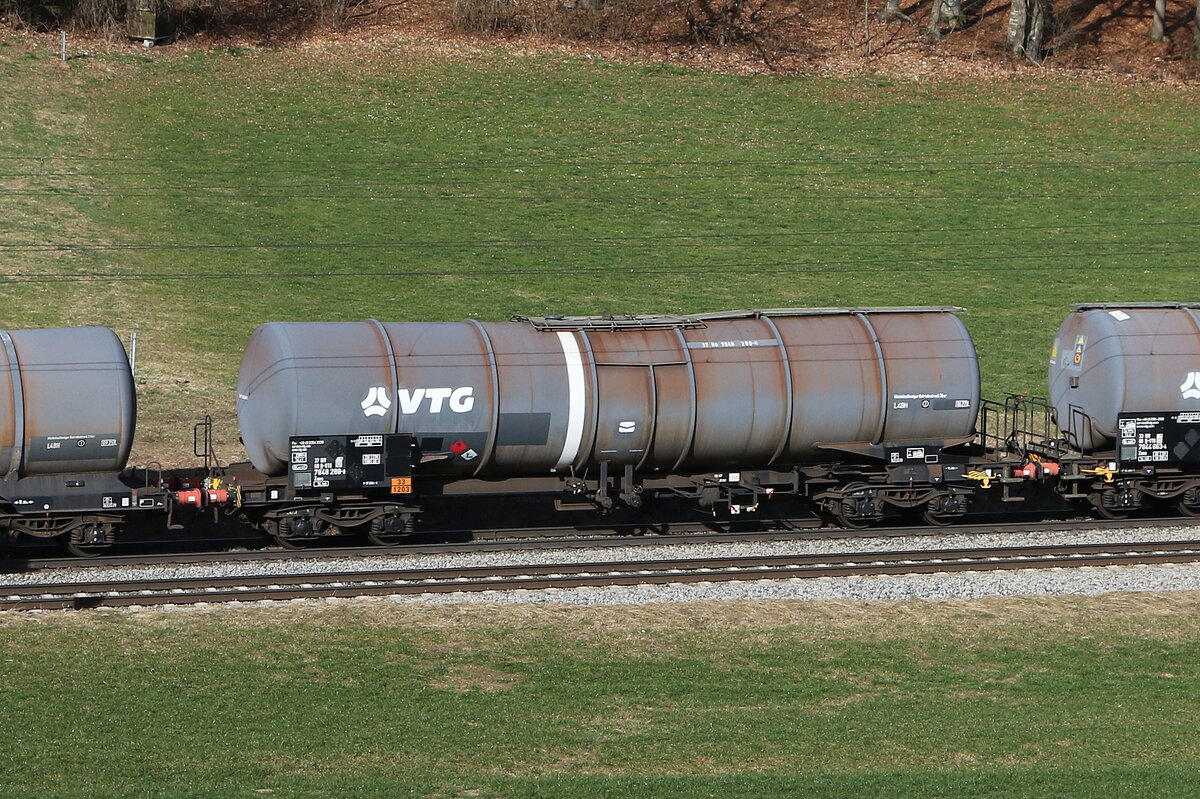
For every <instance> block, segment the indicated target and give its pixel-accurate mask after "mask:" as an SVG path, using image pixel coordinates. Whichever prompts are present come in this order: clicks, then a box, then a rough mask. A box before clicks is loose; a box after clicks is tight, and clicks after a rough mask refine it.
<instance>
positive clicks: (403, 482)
mask: <svg viewBox="0 0 1200 799" xmlns="http://www.w3.org/2000/svg"><path fill="white" fill-rule="evenodd" d="M392 493H393V494H411V493H412V478H411V477H393V478H392Z"/></svg>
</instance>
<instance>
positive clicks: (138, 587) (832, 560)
mask: <svg viewBox="0 0 1200 799" xmlns="http://www.w3.org/2000/svg"><path fill="white" fill-rule="evenodd" d="M1196 561H1200V541H1157V542H1141V543H1131V544H1072V545H1052V546H1034V547H1030V546H1023V547H990V548H978V549H950V550H917V551H907V552H891V553H880V552H866V553H848V554H847V553H842V554H821V555H773V556H762V557H743V558H695V559H681V560H652V561H619V562H604V563H579V564H544V565H532V566H531V565H520V566H507V565H506V566H480V567H472V568H452V569H389V570H379V571H355V572H336V573H324V574H293V575H269V576H259V577H247V576H239V577H199V578H189V579H171V580H141V581H139V580H128V581H116V582H78V583H70V584H58V585H38V586H10V587H5V588H2V589H0V610H61V609H84V608H98V607H122V606H135V605H137V606H147V605H190V604H198V603H223V602H233V601H260V600H291V599H311V598H329V597H360V596H380V595H404V594H408V595H411V594H434V593H452V592H461V591H512V590H541V589H547V588H581V587H607V586H630V585H662V584H675V583H700V582H722V581H733V580H738V581H757V580H784V579H804V578H809V579H811V578H817V577H848V576H872V575H885V574H930V573H938V572H965V571H997V570H1013V569H1044V568H1079V567H1084V566H1118V565H1119V566H1126V565H1145V564H1164V563H1191V562H1196Z"/></svg>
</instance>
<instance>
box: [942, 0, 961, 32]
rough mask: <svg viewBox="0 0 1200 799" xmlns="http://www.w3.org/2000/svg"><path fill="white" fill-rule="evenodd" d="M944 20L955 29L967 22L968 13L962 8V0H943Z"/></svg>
mask: <svg viewBox="0 0 1200 799" xmlns="http://www.w3.org/2000/svg"><path fill="white" fill-rule="evenodd" d="M942 22H943V23H945V24H947V25H949V26H950V27H951V28H953V29H954V30H958V29H959V28H961V27H963V26H964V25H966V24H967V15H966V14H964V13H963V10H962V0H942Z"/></svg>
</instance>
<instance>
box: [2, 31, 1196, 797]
mask: <svg viewBox="0 0 1200 799" xmlns="http://www.w3.org/2000/svg"><path fill="white" fill-rule="evenodd" d="M1198 99H1200V90H1198V89H1197V88H1195V87H1169V86H1159V85H1148V84H1146V85H1134V84H1123V83H1119V82H1096V81H1091V80H1084V79H1069V78H1062V77H1054V76H1048V77H1046V78H1045V79H1029V78H1019V79H1018V78H1014V79H1013V80H1011V81H999V82H996V83H988V84H976V83H963V82H956V81H954V80H950V79H941V80H938V81H934V82H930V83H927V84H925V83H919V82H914V81H906V80H898V79H893V78H888V77H886V76H864V77H858V78H852V79H840V80H833V79H813V78H794V77H793V78H783V77H770V76H766V77H764V76H756V77H744V76H730V75H715V74H704V73H695V72H688V71H682V70H678V69H675V68H669V67H662V66H636V65H620V64H612V63H605V62H601V61H597V60H586V59H574V58H565V57H560V56H551V55H528V54H519V53H514V52H505V51H475V50H469V49H463V48H459V49H453V48H447V47H444V46H441V45H434V44H430V43H424V42H400V43H396V42H390V43H389V42H375V43H351V42H345V43H333V44H325V45H321V46H315V47H311V48H300V49H296V50H267V49H250V50H223V51H219V52H210V53H202V52H192V53H187V52H182V51H179V50H175V49H171V50H164V51H154V52H153V53H150V54H142V53H138V54H132V53H107V54H100V55H80V56H78V57H76V58H74V59H72V60H71V61H70V62H68V63H67V64H61V63H59V62H57V61H56V60H55V59H54V57H53V56H52V54H51V53H49V52H48V51H47V50H46V49H45V48H44V47H42V48H31V47H30V46H29V42H28V41H27V40H19V39H16V38H7V39H5V38H0V172H2V173H3V176H2V177H0V218H2V219H3V220H4V222H3V224H0V281H3V282H2V283H0V289H2V290H3V296H4V299H5V306H4V319H3V324H4V325H5V326H8V327H22V326H37V325H54V324H105V325H109V326H112V327H114V328H116V329H118V330H119V331H121V332H122V333H123V334H127V333H129V332H131V331H133V330H137V331H138V332H139V337H140V339H139V340H140V346H139V372H138V382H139V394H140V422H139V443H138V448H137V450H136V453H137V455H138V456H139V457H141V458H146V459H149V458H151V457H157V458H160V459H164V460H167V461H168V462H170V461H171V460H180V459H181V458H182V453H184V452H186V451H188V450H189V449H190V444H191V442H190V423H191V422H192V421H193V420H195V419H196V418H198V417H200V416H202V415H203V414H204V413H208V412H212V413H214V414H215V415H216V416H217V417H218V422H219V423H220V436H221V440H222V443H223V444H224V446H225V451H224V454H226V455H229V454H231V453H232V450H233V449H234V448H233V445H232V444H231V443H230V442H232V441H235V440H236V431H235V428H234V426H233V387H234V376H235V374H236V369H237V362H238V358H239V355H240V349H241V346H242V345H243V343H244V342H245V339H246V337H247V335H248V334H249V333H250V331H251V330H252V329H253V328H254V326H255V325H256V324H258V323H260V322H262V321H267V320H289V319H322V320H337V319H358V318H362V317H367V316H373V317H377V318H381V319H388V320H414V319H434V320H438V319H458V318H463V317H466V316H475V317H478V318H481V319H503V318H506V317H507V316H509V315H510V314H514V313H520V314H538V313H544V312H557V313H582V314H591V313H602V312H612V313H626V312H676V313H678V312H696V311H708V310H720V309H729V308H739V307H779V306H790V305H796V306H827V305H855V306H859V305H909V304H951V305H962V306H965V307H966V308H967V311H966V313H965V318H966V321H967V323H968V324H969V326H970V327H971V329H972V331H973V333H974V335H975V337H976V342H977V345H978V348H979V351H980V353H981V357H982V359H983V368H984V372H985V375H986V376H987V377H986V383H985V393H987V394H991V395H996V394H998V393H1000V392H1002V391H1006V390H1013V391H1016V390H1030V391H1038V390H1040V388H1041V386H1042V382H1043V380H1044V375H1043V369H1044V362H1045V359H1046V357H1047V352H1048V348H1049V342H1050V337H1051V335H1052V333H1053V331H1054V329H1055V327H1056V326H1057V324H1058V322H1059V321H1060V320H1061V318H1062V317H1063V315H1064V314H1065V313H1066V311H1067V310H1068V306H1069V304H1070V303H1072V302H1077V301H1100V300H1155V299H1184V300H1198V299H1200V297H1198V296H1197V292H1196V288H1195V287H1196V281H1195V272H1194V270H1195V263H1196V253H1197V240H1198V235H1197V224H1198V221H1197V220H1198V219H1200V214H1197V210H1198V208H1200V203H1198V202H1197V191H1198V188H1197V180H1196V176H1197V169H1196V167H1197V164H1198V163H1200V154H1198V152H1197V145H1196V142H1197V141H1200V115H1197V114H1196V113H1195V109H1196V107H1197V100H1198ZM1197 602H1200V600H1197V599H1196V598H1195V597H1191V596H1183V597H1176V598H1171V599H1168V598H1162V597H1157V598H1154V597H1148V598H1123V599H1122V598H1108V599H1094V600H1082V599H1080V600H1024V601H1021V600H1006V601H995V602H981V603H969V604H968V603H945V604H934V603H914V604H907V605H863V604H854V603H830V604H817V605H794V604H783V603H778V604H764V605H719V606H711V607H709V606H705V607H682V608H670V609H662V608H658V609H620V610H616V611H601V610H593V609H576V610H571V609H565V608H559V609H530V608H525V609H508V610H501V609H494V608H493V609H475V610H466V609H463V610H458V609H428V608H426V609H405V608H400V607H396V606H391V605H387V604H370V605H363V606H357V607H354V608H346V607H341V608H336V609H323V610H298V609H275V610H273V611H264V612H253V611H242V612H237V613H211V614H204V613H199V614H197V613H188V614H160V613H148V614H143V615H136V616H132V615H121V614H105V613H81V614H78V615H65V616H64V615H36V616H18V617H14V616H10V617H3V618H0V730H3V732H4V745H3V746H0V797H2V798H3V799H7V797H39V799H44V798H45V797H59V796H61V797H91V796H108V797H210V796H211V797H230V796H259V795H266V796H278V797H293V796H294V797H310V796H329V797H335V796H336V797H339V798H340V797H350V796H354V797H359V796H361V797H372V796H378V797H395V796H420V797H431V798H436V799H450V797H468V796H480V797H492V796H516V797H551V796H553V797H607V796H612V797H616V796H622V797H623V796H664V797H666V796H672V797H674V796H678V797H701V796H714V797H752V796H753V797H759V796H783V795H797V796H799V795H806V796H816V797H820V796H828V797H835V796H839V797H840V796H879V797H893V796H914V797H951V796H953V797H958V796H985V795H986V796H1003V797H1026V796H1061V797H1076V796H1078V797H1085V796H1089V797H1090V796H1167V795H1170V796H1184V795H1195V794H1196V793H1197V789H1196V788H1195V785H1196V778H1197V775H1200V752H1198V750H1197V744H1196V737H1195V729H1196V727H1197V722H1200V718H1198V714H1200V705H1198V704H1197V701H1196V698H1197V688H1196V686H1197V678H1198V676H1200V675H1198V674H1197V668H1196V663H1197V662H1198V660H1200V657H1198V656H1200V624H1198V623H1197V621H1196V619H1197V618H1200V614H1198V613H1197V610H1200V608H1198V607H1197Z"/></svg>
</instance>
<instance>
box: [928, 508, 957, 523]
mask: <svg viewBox="0 0 1200 799" xmlns="http://www.w3.org/2000/svg"><path fill="white" fill-rule="evenodd" d="M957 518H958V517H956V516H943V515H941V514H940V513H936V512H935V511H932V510H930V509H929V508H928V507H925V508H922V509H921V521H923V522H925V523H926V524H928V525H929V526H930V527H946V526H948V525H950V524H953V523H954V521H955V519H957Z"/></svg>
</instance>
